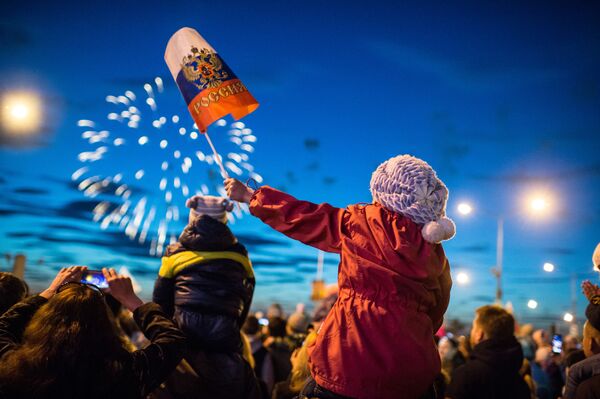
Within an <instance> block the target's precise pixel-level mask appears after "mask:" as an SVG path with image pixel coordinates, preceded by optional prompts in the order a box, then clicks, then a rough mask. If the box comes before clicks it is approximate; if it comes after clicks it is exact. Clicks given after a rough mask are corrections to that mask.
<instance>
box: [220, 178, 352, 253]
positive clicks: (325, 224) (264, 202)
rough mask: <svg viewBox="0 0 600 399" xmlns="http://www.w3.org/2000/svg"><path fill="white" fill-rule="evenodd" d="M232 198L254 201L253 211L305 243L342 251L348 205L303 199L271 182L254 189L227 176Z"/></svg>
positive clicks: (325, 249)
mask: <svg viewBox="0 0 600 399" xmlns="http://www.w3.org/2000/svg"><path fill="white" fill-rule="evenodd" d="M225 188H226V190H227V194H228V195H229V197H230V198H231V199H232V200H235V201H240V202H245V203H248V204H249V205H250V213H252V215H254V216H256V217H258V218H259V219H260V220H262V221H263V222H265V223H266V224H268V225H269V226H271V227H272V228H274V229H275V230H277V231H279V232H281V233H283V234H285V235H286V236H288V237H290V238H293V239H295V240H298V241H300V242H303V243H304V244H307V245H310V246H313V247H315V248H319V249H322V250H323V251H327V252H336V253H339V252H340V248H341V236H342V229H343V219H344V216H345V215H347V213H346V211H345V210H344V209H340V208H335V207H333V206H331V205H329V204H320V205H317V204H313V203H312V202H308V201H300V200H297V199H296V198H294V197H292V196H291V195H288V194H286V193H283V192H281V191H279V190H276V189H274V188H271V187H269V186H263V187H261V188H260V189H258V190H256V191H253V190H252V189H250V188H248V187H246V186H245V185H244V184H243V183H241V182H240V181H238V180H235V179H227V180H225Z"/></svg>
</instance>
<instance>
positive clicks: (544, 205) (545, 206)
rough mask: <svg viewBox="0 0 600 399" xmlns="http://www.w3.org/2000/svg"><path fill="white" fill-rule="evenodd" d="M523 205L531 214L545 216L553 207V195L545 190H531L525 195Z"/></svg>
mask: <svg viewBox="0 0 600 399" xmlns="http://www.w3.org/2000/svg"><path fill="white" fill-rule="evenodd" d="M524 205H525V207H526V208H527V211H529V214H530V215H531V216H535V217H542V216H546V215H547V214H548V213H550V211H552V208H553V207H554V196H553V195H552V193H551V192H548V191H547V190H542V191H540V190H537V191H532V192H530V193H529V194H528V195H526V196H525V203H524Z"/></svg>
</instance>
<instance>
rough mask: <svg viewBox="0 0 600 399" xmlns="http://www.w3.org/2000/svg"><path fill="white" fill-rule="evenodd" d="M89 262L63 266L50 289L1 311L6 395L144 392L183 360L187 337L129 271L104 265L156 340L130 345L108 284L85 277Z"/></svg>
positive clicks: (0, 365) (0, 385)
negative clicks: (138, 291) (131, 348)
mask: <svg viewBox="0 0 600 399" xmlns="http://www.w3.org/2000/svg"><path fill="white" fill-rule="evenodd" d="M85 270H86V268H85V267H81V266H75V267H69V268H65V269H62V270H61V271H60V272H59V273H58V275H57V276H56V278H55V279H54V281H53V282H52V284H51V285H50V287H49V288H48V289H47V290H45V291H43V292H42V293H40V295H38V296H34V297H31V298H28V299H26V300H24V301H22V302H19V303H18V304H16V305H14V306H13V307H12V308H11V309H10V310H8V311H7V312H6V313H5V314H4V315H3V316H2V317H0V356H2V357H1V358H0V397H2V398H59V397H60V398H82V397H86V398H111V399H115V398H140V397H145V396H146V395H147V394H148V393H149V392H151V391H152V390H153V389H155V388H156V387H157V386H158V385H159V384H160V383H161V382H162V381H163V380H164V379H165V378H166V377H167V376H168V375H169V374H170V373H171V371H173V369H174V368H175V367H176V366H177V364H178V363H179V361H180V360H181V358H182V356H183V354H184V351H185V349H186V339H185V336H184V335H183V333H182V332H181V331H180V330H179V329H178V328H177V327H176V326H175V325H174V324H173V322H172V321H171V320H169V319H168V318H167V317H166V316H165V315H164V314H163V313H162V311H161V309H160V307H159V306H158V305H157V304H155V303H152V302H150V303H147V304H143V302H142V301H141V299H139V298H138V297H137V296H136V295H135V293H134V292H133V288H132V285H131V279H129V278H128V277H125V276H119V275H117V273H116V272H115V271H114V270H113V269H103V274H104V276H105V277H106V280H107V282H108V285H109V289H108V291H109V292H110V294H111V295H112V296H113V297H114V298H116V299H117V300H119V302H121V303H122V304H123V305H124V306H125V307H126V308H127V309H129V310H130V311H132V312H133V316H134V318H135V321H136V323H137V324H138V325H139V327H140V329H141V330H142V331H143V332H144V334H145V335H146V336H147V337H148V339H149V340H150V341H151V344H150V345H149V346H148V347H146V348H145V349H142V350H138V351H135V352H133V353H132V352H128V351H127V350H126V349H125V347H124V343H123V341H122V340H121V339H120V338H119V337H120V335H119V334H118V332H117V327H116V324H115V321H114V319H113V318H112V316H111V315H110V311H109V309H108V307H107V305H106V301H105V299H104V294H103V293H102V291H101V290H100V289H98V288H97V287H95V286H93V285H90V284H83V283H80V281H81V274H82V272H83V271H85Z"/></svg>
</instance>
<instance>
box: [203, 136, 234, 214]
mask: <svg viewBox="0 0 600 399" xmlns="http://www.w3.org/2000/svg"><path fill="white" fill-rule="evenodd" d="M203 134H204V137H206V141H208V145H209V146H210V148H211V150H212V152H213V154H214V156H215V162H216V163H217V165H219V168H220V169H221V177H222V178H223V179H229V173H227V171H226V170H225V167H223V162H221V156H220V155H219V153H218V152H217V149H216V148H215V145H214V144H213V142H212V140H211V139H210V136H209V135H208V128H207V129H206V131H205V132H204V133H203ZM234 203H235V206H236V208H237V209H239V210H240V211H241V210H242V208H241V205H240V203H239V202H237V201H234Z"/></svg>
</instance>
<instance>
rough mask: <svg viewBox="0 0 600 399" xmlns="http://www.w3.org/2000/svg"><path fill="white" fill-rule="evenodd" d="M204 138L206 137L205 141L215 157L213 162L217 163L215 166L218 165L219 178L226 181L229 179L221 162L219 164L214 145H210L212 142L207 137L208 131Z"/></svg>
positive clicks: (219, 160)
mask: <svg viewBox="0 0 600 399" xmlns="http://www.w3.org/2000/svg"><path fill="white" fill-rule="evenodd" d="M204 136H205V137H206V141H208V145H209V146H210V148H211V149H212V152H213V154H214V156H215V162H216V163H217V165H219V168H221V177H222V178H223V179H228V178H229V174H228V173H227V171H226V170H225V168H224V167H223V162H221V156H220V155H219V153H218V152H217V149H216V148H215V146H214V144H213V143H212V140H211V139H210V136H209V135H208V130H207V131H206V132H205V133H204Z"/></svg>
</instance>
